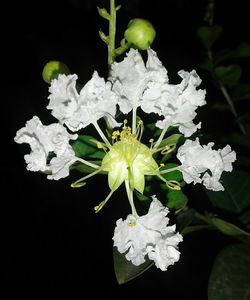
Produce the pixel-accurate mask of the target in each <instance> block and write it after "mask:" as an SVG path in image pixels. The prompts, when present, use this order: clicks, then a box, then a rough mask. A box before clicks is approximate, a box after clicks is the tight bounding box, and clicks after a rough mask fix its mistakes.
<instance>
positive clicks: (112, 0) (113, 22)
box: [108, 0, 116, 67]
mask: <svg viewBox="0 0 250 300" xmlns="http://www.w3.org/2000/svg"><path fill="white" fill-rule="evenodd" d="M115 30H116V7H115V0H110V19H109V43H108V65H109V67H110V66H111V64H112V63H113V62H114V60H115V51H114V50H115Z"/></svg>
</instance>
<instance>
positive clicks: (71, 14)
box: [1, 0, 249, 300]
mask: <svg viewBox="0 0 250 300" xmlns="http://www.w3.org/2000/svg"><path fill="white" fill-rule="evenodd" d="M145 2H147V3H145ZM119 3H121V4H122V8H121V10H120V11H119V13H118V21H117V26H118V32H117V37H118V41H119V40H120V39H121V38H122V34H123V31H124V30H125V28H126V26H127V23H128V21H129V20H130V19H132V18H135V17H142V18H146V19H149V20H150V21H151V22H152V23H153V24H154V26H155V28H156V30H157V37H156V40H155V42H154V44H153V49H154V50H156V51H157V53H158V57H159V58H160V59H161V61H162V62H163V63H164V65H165V66H166V68H167V69H168V71H169V77H170V80H173V81H175V80H176V79H177V76H176V72H177V71H178V70H180V69H185V70H188V71H191V70H192V69H193V68H196V65H197V63H198V62H199V59H200V56H201V54H202V51H203V50H202V47H201V46H200V44H199V42H198V40H197V37H196V29H197V27H198V26H200V25H203V24H204V21H203V14H204V9H205V6H206V1H202V0H200V1H198V0H196V1H195V0H190V1H188V0H177V1H174V0H171V1H160V0H154V1H143V0H130V1H117V4H119ZM7 5H8V8H7V9H6V10H4V11H3V13H4V14H6V20H5V21H4V23H3V25H2V37H1V39H2V46H1V48H2V51H3V54H2V76H3V77H4V79H5V81H4V83H3V84H2V87H1V90H2V95H3V96H2V100H1V101H2V105H3V106H2V114H1V115H2V118H1V128H2V130H1V134H2V142H1V151H2V153H1V154H2V155H1V170H2V180H1V183H2V184H1V186H2V196H1V200H2V201H1V202H2V214H3V218H2V219H3V227H2V229H3V237H4V238H3V244H2V248H4V253H5V254H4V256H2V257H3V263H4V268H3V273H4V278H5V287H6V294H5V297H4V299H16V298H17V297H23V298H26V299H85V298H88V299H96V298H99V297H109V298H111V299H127V298H128V297H141V298H142V297H144V296H145V295H148V296H154V297H160V296H164V298H166V299H175V300H178V299H194V300H196V299H197V300H198V299H202V300H203V299H207V282H208V276H209V272H210V270H211V267H212V262H213V259H214V258H215V256H216V254H217V253H218V251H219V250H220V249H221V248H222V247H223V245H225V244H226V243H228V239H227V238H225V237H223V236H222V235H219V234H216V233H214V232H212V233H210V232H201V233H195V234H193V235H190V236H187V237H185V241H184V242H183V243H182V244H181V245H180V249H181V253H182V254H181V259H180V261H179V262H178V263H176V264H175V265H174V266H172V267H170V268H169V270H168V271H167V272H161V271H160V270H158V269H156V268H154V267H153V268H151V269H150V270H149V271H147V272H146V273H145V274H144V275H142V276H141V277H139V278H137V279H135V280H134V281H131V282H129V283H127V284H125V285H122V286H119V285H118V284H117V282H116V279H115V275H114V271H113V261H112V236H113V231H114V227H115V221H116V220H117V219H118V218H120V217H122V218H124V217H125V216H126V214H127V213H128V211H129V207H128V202H127V200H126V197H125V191H124V190H123V189H120V190H119V191H118V192H117V193H115V194H114V196H113V197H112V199H111V200H110V202H109V204H108V205H107V206H106V207H105V208H104V209H103V211H101V212H100V213H99V214H98V215H96V214H94V211H93V207H94V206H95V205H96V204H97V203H99V202H101V201H102V200H103V199H104V197H105V196H106V195H107V193H108V191H109V190H108V186H107V185H106V177H95V178H94V179H92V180H91V179H90V180H89V181H88V185H87V186H85V187H84V188H82V189H77V190H72V189H71V188H70V183H71V182H73V181H74V180H76V179H77V178H78V176H79V175H78V174H76V173H72V174H71V176H70V177H68V178H66V179H62V180H60V181H58V182H56V181H48V180H47V179H46V177H45V176H43V175H42V174H38V173H32V172H28V171H26V168H25V162H24V159H23V155H24V154H25V153H28V151H29V147H28V145H17V144H15V143H14V142H13V138H14V136H15V133H16V131H17V130H18V129H20V128H21V127H23V126H24V124H25V122H26V121H27V120H29V119H31V118H32V116H33V115H38V116H39V117H40V119H41V120H42V122H43V123H44V124H49V123H50V122H54V121H55V120H54V119H53V117H52V116H51V115H50V113H49V111H47V110H46V105H47V103H48V100H47V96H48V86H47V85H46V84H45V83H44V82H43V81H42V77H41V72H42V69H43V66H44V64H45V63H46V62H48V61H49V60H53V59H56V60H61V61H63V62H65V63H66V64H67V65H68V66H69V67H70V69H71V70H72V72H73V73H76V74H78V76H79V80H80V81H81V82H83V83H84V82H86V81H87V80H89V79H90V77H91V75H92V73H93V71H94V70H97V71H98V72H99V73H100V75H102V76H106V62H107V53H106V48H105V45H104V44H103V43H102V42H101V40H100V39H99V37H98V30H99V29H102V30H103V31H104V32H105V31H106V32H107V29H108V28H107V24H106V22H105V20H103V19H101V18H100V17H99V16H98V14H97V11H96V6H100V7H104V6H105V7H108V1H91V0H87V1H85V0H81V1H80V0H68V1H66V0H65V1H33V2H32V3H29V2H27V1H20V2H17V3H16V2H8V4H7ZM247 12H248V10H247V1H243V0H240V1H237V2H235V1H217V2H216V6H215V23H216V24H219V25H222V26H223V28H224V34H223V37H222V38H221V40H220V41H219V42H218V43H217V44H216V47H218V48H219V47H233V46H236V45H237V44H238V43H239V42H242V41H246V40H247V39H249V31H248V30H249V27H248V26H247V25H246V24H248V23H249V22H248V16H247ZM246 71H247V70H245V71H244V72H243V77H244V78H247V72H246ZM198 73H199V72H198ZM199 74H200V73H199ZM205 76H206V75H205V74H204V78H206V77H205ZM202 78H203V77H202ZM202 87H203V88H209V87H208V86H206V81H205V80H203V83H202ZM211 93H212V92H211ZM209 96H210V94H209V91H208V99H209ZM210 98H211V97H210ZM211 101H212V100H211ZM202 113H203V115H204V130H209V126H210V125H211V116H208V115H206V113H205V110H202ZM220 122H223V120H220ZM215 123H216V122H215ZM215 128H216V125H215ZM187 193H191V194H192V198H193V199H194V200H193V201H194V204H197V203H200V202H199V201H202V199H200V198H201V197H202V193H201V192H200V191H199V188H198V187H197V189H196V187H195V189H192V188H190V190H187ZM206 205H208V203H206V200H204V207H205V206H206ZM200 206H202V205H201V204H200ZM201 208H202V207H201ZM239 300H240V299H239Z"/></svg>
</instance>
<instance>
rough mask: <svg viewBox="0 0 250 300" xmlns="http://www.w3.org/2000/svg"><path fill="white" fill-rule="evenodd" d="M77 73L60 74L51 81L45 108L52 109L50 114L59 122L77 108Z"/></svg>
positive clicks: (64, 119)
mask: <svg viewBox="0 0 250 300" xmlns="http://www.w3.org/2000/svg"><path fill="white" fill-rule="evenodd" d="M76 80H77V75H75V74H73V75H64V74H60V75H59V76H58V78H57V79H53V80H52V81H51V86H50V87H49V92H50V95H49V97H48V99H49V100H50V101H49V104H48V106H47V109H51V110H52V115H53V116H54V117H55V118H57V119H58V121H59V122H60V123H62V124H63V123H65V122H66V121H67V120H69V119H71V118H72V117H73V116H74V114H75V113H76V111H77V109H78V98H79V94H78V92H77V90H76Z"/></svg>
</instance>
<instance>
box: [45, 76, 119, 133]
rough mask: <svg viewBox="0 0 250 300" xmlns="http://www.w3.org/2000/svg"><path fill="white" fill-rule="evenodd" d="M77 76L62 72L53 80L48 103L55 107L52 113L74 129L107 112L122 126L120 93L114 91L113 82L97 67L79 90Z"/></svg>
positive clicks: (113, 122)
mask: <svg viewBox="0 0 250 300" xmlns="http://www.w3.org/2000/svg"><path fill="white" fill-rule="evenodd" d="M76 79H77V76H76V75H67V76H66V75H59V76H58V79H54V80H53V81H52V83H51V87H50V89H49V91H50V92H51V95H50V96H49V99H50V103H49V105H48V106H47V108H48V109H52V115H53V116H55V117H56V118H57V119H58V120H59V121H60V123H63V124H65V125H66V126H67V127H68V128H69V129H70V130H71V131H74V132H75V131H78V130H80V129H82V128H84V127H86V126H88V125H89V124H91V123H95V122H96V121H98V120H99V119H100V118H102V117H104V116H106V117H107V119H108V121H109V123H110V125H111V126H113V127H115V126H118V125H119V123H117V122H116V121H115V114H116V105H117V95H116V94H115V93H114V92H112V91H111V83H110V82H107V83H106V82H105V80H104V79H103V78H101V77H99V75H98V73H97V72H96V71H95V72H94V73H93V76H92V78H91V79H90V80H89V81H88V82H87V83H86V84H85V86H84V87H83V88H82V89H81V91H80V94H79V93H78V92H77V90H76V87H75V85H76Z"/></svg>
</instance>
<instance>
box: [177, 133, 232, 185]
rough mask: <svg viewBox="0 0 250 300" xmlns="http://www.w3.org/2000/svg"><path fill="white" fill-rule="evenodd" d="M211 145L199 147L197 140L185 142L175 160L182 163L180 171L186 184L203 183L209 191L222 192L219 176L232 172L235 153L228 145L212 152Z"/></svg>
mask: <svg viewBox="0 0 250 300" xmlns="http://www.w3.org/2000/svg"><path fill="white" fill-rule="evenodd" d="M213 145H214V143H209V144H208V145H204V146H201V145H200V143H199V139H198V138H197V139H196V140H195V141H191V140H186V142H185V143H184V144H183V145H182V146H181V147H180V148H179V149H178V153H177V158H178V159H179V160H180V161H181V163H182V165H181V167H180V171H181V172H182V174H183V179H184V180H185V181H186V182H187V183H191V182H193V183H194V184H196V183H203V184H204V185H205V187H206V188H207V189H209V190H213V191H223V190H224V188H223V186H222V184H221V183H220V182H219V180H220V177H221V174H222V172H223V171H227V172H231V171H232V163H233V162H234V161H235V160H236V153H235V151H232V150H231V147H230V146H229V145H227V146H226V147H224V148H223V149H219V150H213V149H212V147H213Z"/></svg>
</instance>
